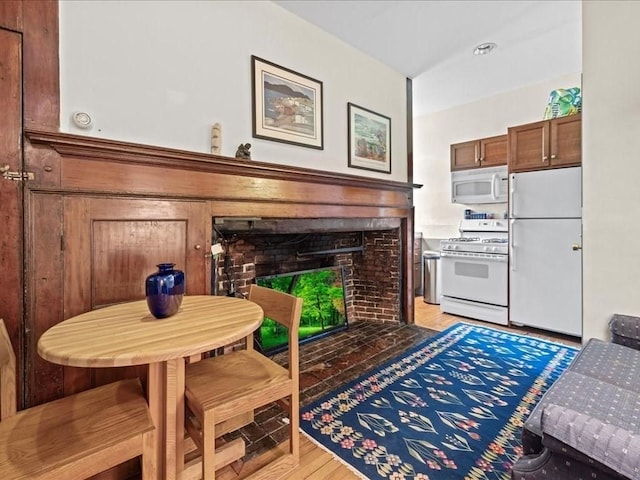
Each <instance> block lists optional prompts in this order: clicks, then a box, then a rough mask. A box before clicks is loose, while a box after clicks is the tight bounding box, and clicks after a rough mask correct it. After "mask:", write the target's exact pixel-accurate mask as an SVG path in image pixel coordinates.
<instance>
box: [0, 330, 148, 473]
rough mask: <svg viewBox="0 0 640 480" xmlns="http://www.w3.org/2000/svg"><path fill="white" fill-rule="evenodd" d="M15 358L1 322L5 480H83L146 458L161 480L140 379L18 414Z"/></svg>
mask: <svg viewBox="0 0 640 480" xmlns="http://www.w3.org/2000/svg"><path fill="white" fill-rule="evenodd" d="M15 383H16V382H15V356H14V352H13V349H12V347H11V343H10V340H9V336H8V334H7V330H6V328H5V326H4V322H3V321H2V320H1V319H0V387H1V389H0V479H2V480H13V479H29V480H35V479H51V480H62V479H65V480H66V479H83V478H87V477H90V476H92V475H95V474H97V473H100V472H102V471H105V470H108V469H110V468H111V467H114V466H116V465H119V464H120V463H123V462H125V461H127V460H130V459H133V458H136V457H138V456H142V479H143V480H151V479H155V478H157V469H156V461H155V441H156V433H155V427H154V425H153V422H152V420H151V415H150V413H149V409H148V407H147V403H146V400H145V396H144V392H143V390H142V386H141V384H140V380H138V379H131V380H122V381H119V382H115V383H111V384H108V385H104V386H101V387H97V388H94V389H91V390H87V391H85V392H81V393H78V394H75V395H71V396H68V397H64V398H61V399H58V400H55V401H53V402H49V403H45V404H43V405H39V406H37V407H33V408H29V409H26V410H22V411H19V412H16V389H15Z"/></svg>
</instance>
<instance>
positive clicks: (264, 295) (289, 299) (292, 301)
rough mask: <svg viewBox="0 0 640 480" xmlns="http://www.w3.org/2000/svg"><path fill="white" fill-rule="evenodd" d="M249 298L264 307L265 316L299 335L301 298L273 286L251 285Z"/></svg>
mask: <svg viewBox="0 0 640 480" xmlns="http://www.w3.org/2000/svg"><path fill="white" fill-rule="evenodd" d="M249 300H251V301H252V302H255V303H257V304H258V305H260V306H261V307H262V310H263V311H264V316H265V317H267V318H270V319H271V320H275V321H276V322H278V323H279V324H281V325H284V326H285V327H287V328H288V329H289V333H291V334H293V333H295V335H296V337H297V335H298V329H299V327H300V315H301V313H302V299H301V298H298V297H295V296H293V295H290V294H288V293H284V292H279V291H278V290H273V289H271V288H266V287H261V286H259V285H251V287H250V289H249Z"/></svg>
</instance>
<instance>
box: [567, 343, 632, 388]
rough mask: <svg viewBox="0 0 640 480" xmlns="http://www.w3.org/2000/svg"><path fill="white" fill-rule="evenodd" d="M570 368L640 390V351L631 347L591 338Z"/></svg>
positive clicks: (617, 384) (624, 386)
mask: <svg viewBox="0 0 640 480" xmlns="http://www.w3.org/2000/svg"><path fill="white" fill-rule="evenodd" d="M569 370H570V371H573V372H577V373H582V374H583V375H587V376H589V377H593V378H597V379H598V380H601V381H603V382H606V383H611V384H613V385H616V386H618V387H621V388H624V389H625V390H631V391H634V392H636V393H640V351H638V350H634V349H633V348H629V347H625V346H623V345H618V344H617V343H611V342H603V341H602V340H598V339H595V338H592V339H591V340H589V342H587V344H586V345H585V346H584V347H582V349H581V350H580V352H579V353H578V355H577V356H576V358H575V359H574V360H573V362H572V363H571V366H570V367H569Z"/></svg>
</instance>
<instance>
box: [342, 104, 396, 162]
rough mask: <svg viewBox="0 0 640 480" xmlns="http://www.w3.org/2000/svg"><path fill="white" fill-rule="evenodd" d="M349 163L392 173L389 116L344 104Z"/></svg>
mask: <svg viewBox="0 0 640 480" xmlns="http://www.w3.org/2000/svg"><path fill="white" fill-rule="evenodd" d="M347 110H348V124H349V166H350V167H353V168H362V169H364V170H374V171H377V172H385V173H391V119H390V118H389V117H385V116H384V115H380V114H379V113H376V112H372V111H371V110H367V109H366V108H362V107H359V106H357V105H354V104H353V103H348V104H347Z"/></svg>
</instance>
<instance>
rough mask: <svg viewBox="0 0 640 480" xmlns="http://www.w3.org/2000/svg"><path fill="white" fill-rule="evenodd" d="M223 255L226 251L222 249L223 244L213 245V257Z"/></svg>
mask: <svg viewBox="0 0 640 480" xmlns="http://www.w3.org/2000/svg"><path fill="white" fill-rule="evenodd" d="M221 253H224V249H223V248H222V245H221V244H219V243H214V244H213V245H211V255H213V256H214V257H215V256H217V255H220V254H221Z"/></svg>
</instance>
